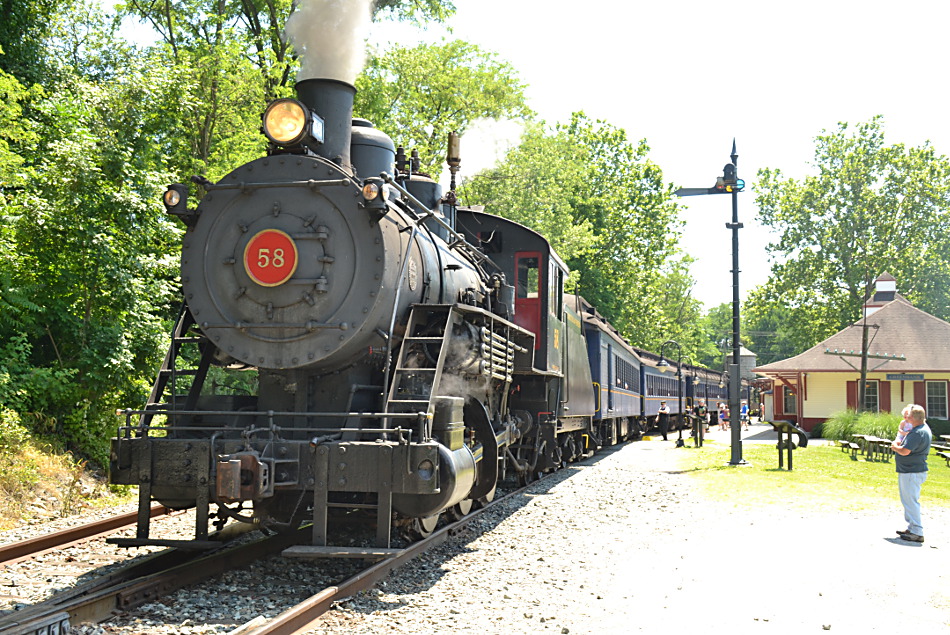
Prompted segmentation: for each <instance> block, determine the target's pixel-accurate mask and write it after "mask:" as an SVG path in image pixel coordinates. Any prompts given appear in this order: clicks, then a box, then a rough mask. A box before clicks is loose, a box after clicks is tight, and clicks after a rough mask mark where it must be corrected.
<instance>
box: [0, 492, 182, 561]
mask: <svg viewBox="0 0 950 635" xmlns="http://www.w3.org/2000/svg"><path fill="white" fill-rule="evenodd" d="M151 513H152V518H155V517H157V516H167V515H170V514H171V513H172V511H171V510H170V509H168V508H167V507H165V506H163V505H153V506H152V512H151ZM137 517H138V513H137V512H130V513H128V514H119V515H117V516H112V517H110V518H104V519H102V520H98V521H95V522H91V523H87V524H85V525H81V526H79V527H70V528H69V529H64V530H62V531H57V532H55V533H51V534H47V535H45V536H38V537H36V538H31V539H30V540H23V541H21V542H14V543H10V544H8V545H3V546H2V547H0V567H2V566H6V565H10V564H14V563H16V562H20V561H21V560H25V559H27V558H33V557H36V556H39V555H42V554H45V553H49V552H51V551H53V550H56V549H63V548H65V547H69V546H71V545H75V544H78V543H80V542H83V541H86V540H93V539H94V538H99V537H101V536H106V535H108V534H111V533H113V532H115V531H116V530H119V529H122V528H123V527H128V526H130V525H134V524H135V521H136V518H137Z"/></svg>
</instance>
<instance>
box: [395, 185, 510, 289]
mask: <svg viewBox="0 0 950 635" xmlns="http://www.w3.org/2000/svg"><path fill="white" fill-rule="evenodd" d="M379 176H380V178H382V179H383V180H384V181H386V183H388V184H389V185H392V186H393V187H394V188H396V190H397V191H398V192H399V193H400V194H402V195H403V196H404V197H406V200H408V201H410V202H411V203H413V204H414V205H415V206H416V207H418V208H419V209H420V210H423V211H424V212H425V215H424V216H419V215H418V214H416V218H415V220H416V222H417V223H421V222H422V221H424V220H426V219H428V218H431V219H433V220H435V222H437V223H438V224H439V225H441V226H442V227H443V228H444V229H445V230H446V231H448V232H449V234H450V235H451V236H452V238H454V239H455V240H453V241H451V242H450V243H449V248H452V249H454V248H458V251H459V252H461V253H463V254H464V255H465V256H467V257H468V258H469V260H471V261H472V262H473V263H474V264H476V265H480V264H482V263H486V262H487V263H488V264H490V265H491V266H492V267H494V268H495V271H499V272H500V271H502V269H501V267H499V266H498V265H497V264H495V261H493V260H492V259H491V258H489V257H488V256H486V255H485V254H483V253H482V252H480V251H478V250H477V249H475V247H473V246H472V245H471V244H470V243H469V242H468V241H467V240H465V236H463V235H462V234H460V233H458V232H457V231H455V228H453V227H452V226H451V225H449V224H448V223H446V222H445V221H444V220H442V219H441V218H439V216H440V214H437V213H436V212H434V211H432V210H430V209H429V208H428V207H426V205H425V203H423V202H422V201H420V200H419V199H418V198H416V197H415V196H413V195H412V194H411V193H410V192H409V190H407V189H406V188H404V187H403V186H402V185H400V184H399V183H397V182H396V180H395V179H394V178H393V177H391V176H390V175H389V174H387V173H386V172H381V173H380V175H379Z"/></svg>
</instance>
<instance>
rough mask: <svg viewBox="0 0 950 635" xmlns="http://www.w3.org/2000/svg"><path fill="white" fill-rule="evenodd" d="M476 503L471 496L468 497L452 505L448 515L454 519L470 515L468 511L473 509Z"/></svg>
mask: <svg viewBox="0 0 950 635" xmlns="http://www.w3.org/2000/svg"><path fill="white" fill-rule="evenodd" d="M474 504H475V501H473V500H472V499H471V498H466V499H465V500H463V501H462V502H460V503H456V504H455V505H452V507H450V508H449V509H448V512H447V514H446V515H447V516H448V517H449V518H450V519H452V520H462V518H463V517H464V516H466V515H468V513H469V512H470V511H472V506H473V505H474Z"/></svg>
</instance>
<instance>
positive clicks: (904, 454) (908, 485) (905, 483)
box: [891, 404, 933, 542]
mask: <svg viewBox="0 0 950 635" xmlns="http://www.w3.org/2000/svg"><path fill="white" fill-rule="evenodd" d="M926 415H927V413H926V411H925V410H924V407H923V406H920V405H917V404H913V405H912V406H911V407H910V422H911V423H912V424H913V427H912V428H911V429H910V430H909V431H908V432H907V434H906V435H904V439H903V441H901V442H900V443H897V442H896V441H895V442H894V443H892V444H891V449H892V450H894V467H895V468H896V469H897V489H898V491H899V492H900V496H901V505H903V506H904V520H906V521H907V529H906V530H903V531H901V530H898V531H897V535H898V536H900V537H901V540H906V541H908V542H923V541H924V526H923V524H922V521H921V518H920V488H921V486H922V485H923V484H924V481H926V480H927V454H928V453H929V452H930V443H931V441H933V432H931V431H930V426H928V425H927V418H926Z"/></svg>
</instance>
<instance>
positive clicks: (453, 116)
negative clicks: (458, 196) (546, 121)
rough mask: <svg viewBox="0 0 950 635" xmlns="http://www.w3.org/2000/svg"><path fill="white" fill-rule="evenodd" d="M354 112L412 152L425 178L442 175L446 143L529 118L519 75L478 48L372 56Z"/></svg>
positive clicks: (462, 45) (445, 46)
mask: <svg viewBox="0 0 950 635" xmlns="http://www.w3.org/2000/svg"><path fill="white" fill-rule="evenodd" d="M356 88H357V91H358V92H357V95H356V103H355V104H354V111H355V112H356V113H357V114H358V115H359V116H361V117H365V118H367V119H369V120H370V121H373V122H374V124H375V125H376V126H378V127H379V128H380V129H381V130H382V131H383V132H386V133H387V134H389V135H390V136H391V137H392V138H393V139H394V140H396V142H397V143H398V144H400V145H402V146H404V147H406V148H412V149H416V150H418V151H419V156H420V159H421V164H422V169H423V171H424V172H429V173H434V174H438V173H439V172H440V171H441V164H442V163H443V162H444V157H445V150H446V147H445V144H446V136H447V134H448V133H449V132H451V131H456V132H458V133H459V134H462V133H463V132H464V131H465V130H466V129H467V128H468V126H469V125H470V124H471V123H472V122H473V121H474V120H476V119H482V118H488V119H525V118H527V117H528V116H530V115H531V111H530V109H529V108H528V107H527V105H526V104H525V96H524V85H523V84H522V83H521V81H520V80H519V79H518V75H517V72H516V71H515V69H514V68H513V67H512V66H511V65H510V64H508V63H507V62H503V61H501V60H498V59H497V58H496V57H495V55H494V54H492V53H489V52H487V51H484V50H482V49H481V48H479V47H478V46H476V45H474V44H470V43H468V42H463V41H461V40H453V41H450V42H443V43H441V44H420V45H419V46H415V47H408V48H403V47H395V48H392V49H389V50H386V51H382V52H380V53H377V54H376V55H374V56H372V57H371V58H370V60H369V62H368V63H367V66H366V69H365V70H364V71H363V74H362V75H360V77H359V78H358V79H357V81H356Z"/></svg>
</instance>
